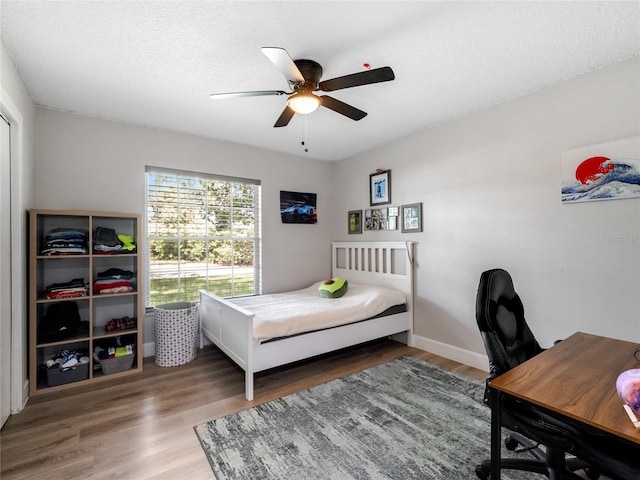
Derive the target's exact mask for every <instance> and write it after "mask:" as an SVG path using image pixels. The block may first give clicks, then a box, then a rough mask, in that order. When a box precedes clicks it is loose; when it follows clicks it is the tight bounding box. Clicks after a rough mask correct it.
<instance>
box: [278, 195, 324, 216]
mask: <svg viewBox="0 0 640 480" xmlns="http://www.w3.org/2000/svg"><path fill="white" fill-rule="evenodd" d="M316 202H317V194H315V193H300V192H285V191H283V190H281V191H280V217H281V219H282V223H318V214H317V212H316Z"/></svg>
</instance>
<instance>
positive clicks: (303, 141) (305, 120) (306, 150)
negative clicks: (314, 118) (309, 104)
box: [302, 115, 309, 153]
mask: <svg viewBox="0 0 640 480" xmlns="http://www.w3.org/2000/svg"><path fill="white" fill-rule="evenodd" d="M307 132H308V115H305V116H304V127H303V130H302V146H303V147H304V151H305V153H306V152H308V151H309V148H308V147H307V143H308V142H307Z"/></svg>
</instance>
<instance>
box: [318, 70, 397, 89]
mask: <svg viewBox="0 0 640 480" xmlns="http://www.w3.org/2000/svg"><path fill="white" fill-rule="evenodd" d="M395 78H396V76H395V74H394V73H393V70H391V67H380V68H374V69H373V70H366V71H364V72H358V73H352V74H351V75H345V76H344V77H336V78H332V79H330V80H325V81H324V82H320V84H319V85H318V88H319V89H320V90H322V91H323V92H333V91H334V90H341V89H343V88H351V87H359V86H360V85H369V84H371V83H380V82H389V81H391V80H394V79H395Z"/></svg>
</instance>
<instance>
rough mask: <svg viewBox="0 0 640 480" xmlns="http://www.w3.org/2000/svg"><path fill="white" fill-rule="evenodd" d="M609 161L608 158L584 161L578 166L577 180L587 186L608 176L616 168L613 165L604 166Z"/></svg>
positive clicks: (593, 158) (594, 158)
mask: <svg viewBox="0 0 640 480" xmlns="http://www.w3.org/2000/svg"><path fill="white" fill-rule="evenodd" d="M609 160H610V159H609V158H607V157H591V158H587V159H586V160H584V161H582V163H580V165H578V168H576V180H578V181H579V182H580V183H582V184H583V185H586V184H587V183H589V182H593V181H594V180H597V179H598V178H599V177H601V176H603V175H606V174H607V173H609V172H610V171H611V170H613V168H614V166H613V165H611V164H610V165H607V166H605V165H604V162H607V161H609Z"/></svg>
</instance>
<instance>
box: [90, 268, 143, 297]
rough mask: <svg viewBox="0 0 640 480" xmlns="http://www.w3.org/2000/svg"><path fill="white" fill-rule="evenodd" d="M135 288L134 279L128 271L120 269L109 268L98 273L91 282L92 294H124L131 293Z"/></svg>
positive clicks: (132, 274)
mask: <svg viewBox="0 0 640 480" xmlns="http://www.w3.org/2000/svg"><path fill="white" fill-rule="evenodd" d="M135 287H136V277H135V275H134V273H133V272H132V271H130V270H123V269H121V268H109V269H107V270H105V271H104V272H100V273H98V278H97V279H96V280H95V281H94V282H93V293H94V294H101V295H102V294H108V293H126V292H133V291H134V290H135Z"/></svg>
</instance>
